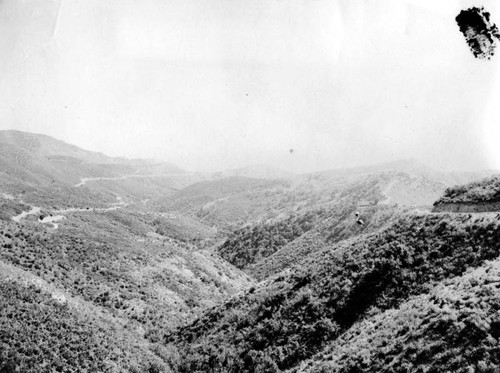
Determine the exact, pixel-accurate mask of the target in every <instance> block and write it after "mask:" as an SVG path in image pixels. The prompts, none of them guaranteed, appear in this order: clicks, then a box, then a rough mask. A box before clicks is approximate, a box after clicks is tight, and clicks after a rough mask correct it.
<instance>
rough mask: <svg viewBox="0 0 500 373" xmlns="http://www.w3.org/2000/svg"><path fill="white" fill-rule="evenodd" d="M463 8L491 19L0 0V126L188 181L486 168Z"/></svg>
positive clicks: (491, 68) (495, 162) (380, 5)
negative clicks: (152, 166)
mask: <svg viewBox="0 0 500 373" xmlns="http://www.w3.org/2000/svg"><path fill="white" fill-rule="evenodd" d="M473 5H475V6H481V5H484V6H485V8H486V10H488V11H490V12H491V18H492V21H493V22H498V23H500V5H499V4H497V2H496V1H494V0H484V1H481V2H479V1H471V0H463V1H461V0H457V1H451V0H450V1H446V0H444V1H439V2H438V1H434V0H412V1H409V0H406V1H405V0H366V1H357V0H307V1H305V0H304V1H302V0H300V1H299V0H296V1H295V0H190V1H185V0H23V1H20V0H3V1H1V2H0V102H1V104H0V129H18V130H23V131H29V132H37V133H44V134H47V135H51V136H54V137H56V138H58V139H61V140H64V141H67V142H69V143H72V144H75V145H78V146H81V147H83V148H86V149H89V150H95V151H101V152H104V153H106V154H109V155H116V156H118V155H120V156H128V157H144V158H159V159H164V160H166V161H170V162H173V163H176V164H178V165H179V166H181V167H184V168H186V169H190V170H200V171H201V170H221V169H227V168H234V167H242V166H245V165H250V164H256V163H268V164H274V165H276V166H279V167H282V168H284V169H287V170H290V171H295V172H300V171H313V170H319V169H328V168H334V167H340V166H347V165H360V164H369V163H376V162H384V161H391V160H397V159H402V158H415V159H419V160H421V161H423V162H425V163H427V164H429V165H431V166H433V167H435V168H441V169H465V170H472V169H482V168H486V167H490V168H500V146H498V140H500V81H499V79H500V78H499V77H498V74H497V71H498V66H499V58H500V51H499V52H498V53H499V55H498V56H494V58H493V59H492V60H491V61H483V60H478V59H475V58H474V57H473V55H472V53H471V52H470V51H469V49H468V46H467V45H466V43H465V40H464V37H463V35H462V34H460V32H459V29H458V26H457V25H456V23H455V17H456V15H457V14H458V13H459V12H460V10H461V9H466V8H468V7H470V6H473ZM290 149H294V151H293V153H290V151H289V150H290Z"/></svg>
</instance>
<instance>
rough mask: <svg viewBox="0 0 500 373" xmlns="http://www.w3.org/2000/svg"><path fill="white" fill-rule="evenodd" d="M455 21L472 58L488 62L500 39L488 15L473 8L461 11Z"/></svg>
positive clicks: (481, 10) (480, 9) (499, 34)
mask: <svg viewBox="0 0 500 373" xmlns="http://www.w3.org/2000/svg"><path fill="white" fill-rule="evenodd" d="M455 20H456V21H457V24H458V26H459V28H460V31H461V32H462V34H464V36H465V40H466V41H467V44H469V47H470V49H471V51H472V54H474V57H476V58H480V59H488V60H489V59H490V58H491V57H492V56H493V55H494V54H495V48H496V44H497V42H498V39H500V33H499V32H498V28H497V26H496V25H495V24H493V23H491V22H490V14H489V13H488V12H486V11H485V10H484V8H482V7H481V8H476V7H473V8H469V9H467V10H462V11H461V12H460V14H459V15H458V16H457V17H456V18H455Z"/></svg>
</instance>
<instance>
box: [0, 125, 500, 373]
mask: <svg viewBox="0 0 500 373" xmlns="http://www.w3.org/2000/svg"><path fill="white" fill-rule="evenodd" d="M484 177H488V179H486V180H484V181H478V180H479V179H482V178H484ZM457 184H465V185H463V186H456V185H457ZM499 185H500V183H498V178H497V177H496V176H494V175H493V172H491V171H478V172H474V173H459V172H456V173H445V172H439V171H436V170H433V169H431V168H428V167H426V166H425V165H422V164H420V163H418V162H415V161H412V160H405V161H398V162H393V163H388V164H382V165H374V166H366V167H356V168H345V169H334V170H325V171H321V172H314V173H308V174H291V173H288V172H286V171H282V170H279V169H276V168H274V167H271V166H266V165H257V166H250V167H247V168H243V169H237V170H229V171H221V172H215V173H206V172H189V171H186V170H182V169H180V168H179V167H176V166H175V165H173V164H170V163H168V162H163V161H156V160H130V159H126V158H113V157H108V156H106V155H104V154H100V153H95V152H90V151H85V150H82V149H80V148H78V147H76V146H73V145H69V144H66V143H64V142H62V141H59V140H56V139H53V138H51V137H48V136H45V135H38V134H31V133H24V132H19V131H0V287H1V291H0V325H1V328H0V330H1V333H0V372H53V371H62V372H285V371H287V372H288V371H289V372H374V371H386V372H393V371H394V372H407V371H412V372H413V371H415V372H418V371H421V372H431V371H434V372H441V371H453V372H470V371H477V372H493V371H495V369H499V368H500V360H499V359H498V356H500V355H499V354H498V352H500V344H499V338H500V332H499V330H500V327H499V325H500V319H499V318H498V315H497V310H498V307H497V304H500V303H499V302H500V300H499V299H500V298H499V297H498V296H497V295H498V294H497V291H496V290H497V283H498V282H499V281H500V277H499V275H498V274H499V273H500V272H499V271H500V270H499V268H500V267H499V264H498V248H499V247H498V239H499V238H500V233H499V225H498V224H499V220H498V217H499V216H500V215H499V214H498V213H497V211H496V210H495V208H492V209H490V210H488V211H485V210H483V212H478V211H477V209H476V210H474V209H472V210H470V211H467V212H461V210H460V209H453V208H450V207H449V206H451V205H450V204H452V205H453V206H455V205H457V204H462V205H463V204H464V203H466V204H468V205H474V204H475V205H477V204H478V201H479V202H480V203H489V204H490V205H488V206H493V205H491V204H492V203H494V202H496V197H497V194H498V193H500V192H499V191H498V189H499ZM445 205H446V206H445ZM462 205H461V206H462ZM437 206H444V207H440V208H437ZM495 206H496V205H495Z"/></svg>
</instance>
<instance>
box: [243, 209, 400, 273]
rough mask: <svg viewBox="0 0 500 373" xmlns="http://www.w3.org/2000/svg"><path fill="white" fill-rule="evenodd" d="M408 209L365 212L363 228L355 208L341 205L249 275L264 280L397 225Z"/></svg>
mask: <svg viewBox="0 0 500 373" xmlns="http://www.w3.org/2000/svg"><path fill="white" fill-rule="evenodd" d="M405 211H407V210H405V209H403V208H399V207H393V206H384V205H381V206H373V207H369V208H365V209H363V210H362V215H361V218H362V219H363V222H364V224H363V225H359V224H358V223H357V221H356V217H355V215H354V209H353V206H346V207H342V206H337V207H336V208H335V209H332V210H330V216H329V217H328V218H327V219H324V220H323V221H321V222H319V223H318V225H317V226H316V227H315V228H314V229H311V230H310V231H308V232H307V233H305V234H303V235H302V236H300V237H299V238H297V239H295V240H293V241H291V242H289V243H288V244H286V245H285V246H283V247H282V248H280V249H279V250H277V251H276V252H275V253H273V254H272V255H270V256H268V257H266V258H264V259H262V260H260V261H258V262H256V263H254V264H252V265H250V266H249V267H248V268H247V269H246V272H247V273H249V274H250V275H252V276H253V277H255V278H256V279H259V280H263V279H266V278H268V277H270V276H273V275H275V274H277V273H279V272H281V271H283V270H285V269H287V268H290V267H292V266H293V265H295V264H297V263H299V262H300V261H302V260H303V259H304V258H305V257H306V256H308V255H310V254H312V253H314V252H318V251H321V250H322V249H323V248H326V247H330V246H331V245H332V244H333V243H336V242H339V241H342V240H345V239H348V238H350V237H354V236H358V235H364V234H369V233H373V232H376V231H378V230H379V229H381V228H383V227H385V226H387V225H389V224H391V223H393V222H394V221H395V220H397V219H398V218H399V217H400V216H401V215H402V214H404V213H405Z"/></svg>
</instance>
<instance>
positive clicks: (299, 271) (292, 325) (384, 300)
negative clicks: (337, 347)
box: [165, 213, 500, 372]
mask: <svg viewBox="0 0 500 373" xmlns="http://www.w3.org/2000/svg"><path fill="white" fill-rule="evenodd" d="M499 239H500V224H499V219H498V217H497V216H496V215H493V214H488V215H474V216H473V215H465V214H458V215H457V214H455V215H450V214H428V213H422V214H416V215H411V214H410V215H407V216H405V217H403V218H401V219H400V220H399V221H398V222H396V223H394V224H393V225H391V226H390V227H388V228H386V229H385V230H383V231H381V232H379V233H374V234H371V235H368V236H361V237H357V238H353V239H350V240H348V241H345V242H342V243H339V244H336V245H332V246H331V247H327V248H325V249H323V250H321V251H318V252H315V253H314V254H312V255H310V256H308V257H307V258H305V259H304V260H303V261H302V262H301V263H299V265H297V266H295V267H292V268H291V270H289V271H285V272H283V273H281V274H279V275H277V276H276V277H274V278H272V279H270V280H268V281H267V282H265V283H263V284H262V285H261V286H259V287H256V288H254V289H252V290H250V291H249V292H247V293H246V294H245V295H243V296H240V297H237V298H234V299H233V300H231V301H229V302H227V303H225V304H224V305H221V306H219V307H216V308H214V309H212V310H210V311H208V312H207V313H206V314H205V315H204V316H203V317H201V318H199V319H198V320H197V321H196V322H195V323H193V324H191V325H189V326H186V327H183V328H181V329H179V330H178V331H177V332H175V333H167V334H166V336H165V342H167V343H171V344H174V345H177V346H178V348H179V353H180V355H181V359H180V362H179V364H178V366H177V368H176V369H177V370H178V371H180V372H205V371H224V372H257V371H262V372H264V371H265V372H273V371H275V372H277V371H280V370H286V369H291V368H294V367H296V366H298V365H299V364H300V363H301V362H302V361H303V360H305V359H307V358H310V357H311V356H312V355H314V354H315V353H316V352H319V351H320V350H321V349H323V348H324V347H325V346H327V345H328V344H330V343H332V342H333V341H335V340H336V339H338V338H339V337H341V336H342V335H343V334H344V333H346V332H347V331H348V330H349V329H350V328H351V327H352V326H353V325H354V324H355V323H357V322H360V321H362V320H363V319H365V318H366V317H368V315H370V314H372V313H378V312H382V311H384V310H389V309H391V308H395V307H398V306H399V305H401V304H402V303H404V302H406V301H407V300H408V299H409V297H412V296H418V295H423V294H428V293H429V291H430V289H431V288H432V287H433V286H434V285H435V284H437V283H439V282H441V281H444V280H446V279H451V278H453V277H456V276H461V275H462V274H463V273H464V272H465V271H466V270H467V269H468V268H475V267H478V266H480V265H482V263H484V261H485V260H489V259H494V258H496V257H498V255H499V249H500V248H499V246H498V242H499ZM495 343H496V342H495Z"/></svg>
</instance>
